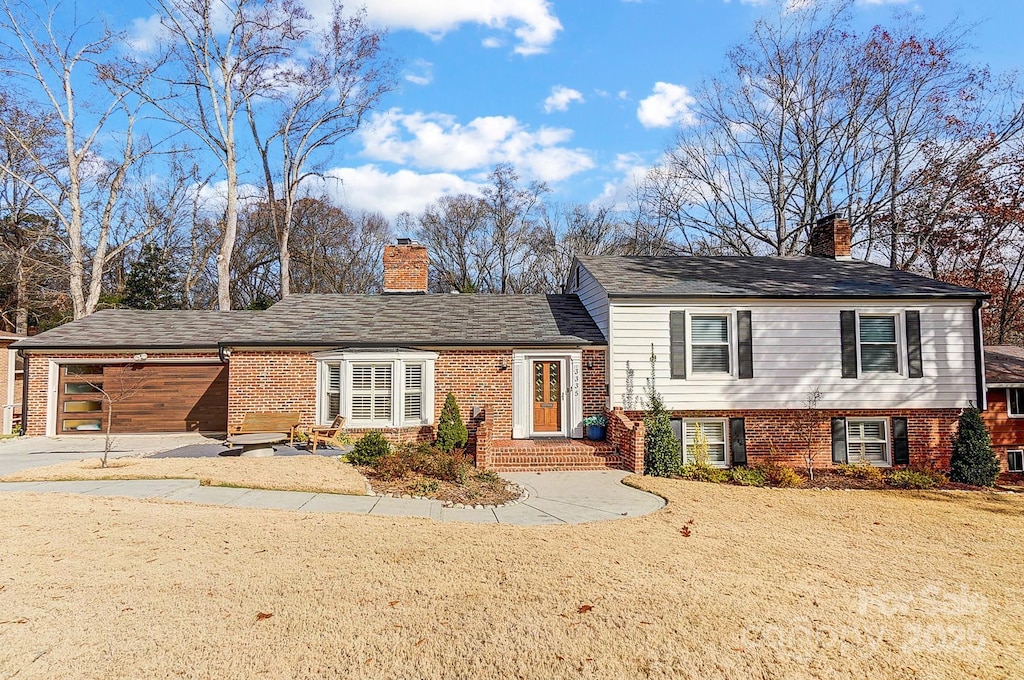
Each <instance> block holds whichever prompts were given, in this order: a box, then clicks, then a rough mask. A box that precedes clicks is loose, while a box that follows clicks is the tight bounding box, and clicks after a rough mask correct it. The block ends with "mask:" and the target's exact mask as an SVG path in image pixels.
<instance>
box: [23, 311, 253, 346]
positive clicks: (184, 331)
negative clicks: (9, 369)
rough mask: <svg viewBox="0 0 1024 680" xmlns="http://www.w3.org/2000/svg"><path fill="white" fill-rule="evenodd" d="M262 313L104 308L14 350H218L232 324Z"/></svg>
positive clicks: (42, 334) (39, 336)
mask: <svg viewBox="0 0 1024 680" xmlns="http://www.w3.org/2000/svg"><path fill="white" fill-rule="evenodd" d="M260 313H261V312H249V311H232V312H211V311H204V310H192V309H188V310H183V309H171V310H152V311H151V310H141V309H104V310H101V311H99V312H96V313H95V314H90V315H89V316H87V317H85V318H84V319H78V320H77V321H71V322H70V323H66V324H64V325H63V326H58V327H57V328H54V329H52V330H48V331H46V332H44V333H40V334H39V335H33V336H32V337H30V338H25V339H24V340H19V341H18V342H16V343H14V344H13V345H11V347H12V348H13V349H62V350H68V349H112V350H117V349H123V350H136V349H216V348H217V341H218V340H219V339H220V338H221V336H222V335H224V334H225V333H227V332H229V331H231V329H233V328H235V327H237V326H239V325H244V324H245V323H246V322H248V321H249V320H250V319H252V318H254V317H255V316H256V315H259V314H260Z"/></svg>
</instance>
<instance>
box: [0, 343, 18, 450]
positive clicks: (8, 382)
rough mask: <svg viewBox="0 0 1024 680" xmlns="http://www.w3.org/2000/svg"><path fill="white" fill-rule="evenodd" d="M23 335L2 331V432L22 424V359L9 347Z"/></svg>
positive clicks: (0, 387) (0, 411) (0, 378)
mask: <svg viewBox="0 0 1024 680" xmlns="http://www.w3.org/2000/svg"><path fill="white" fill-rule="evenodd" d="M23 337H24V336H22V335H16V334H14V333H3V332H0V434H11V432H12V431H13V430H14V428H15V427H18V426H20V425H21V397H22V394H21V386H22V381H21V373H22V371H21V360H20V359H19V358H18V356H17V352H16V351H14V350H11V349H8V348H9V347H10V346H11V344H12V343H14V342H16V341H18V340H21V339H22V338H23Z"/></svg>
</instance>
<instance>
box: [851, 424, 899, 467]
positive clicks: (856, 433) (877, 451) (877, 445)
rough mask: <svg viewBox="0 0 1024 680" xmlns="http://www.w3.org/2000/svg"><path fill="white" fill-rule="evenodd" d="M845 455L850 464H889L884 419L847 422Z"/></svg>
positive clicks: (887, 431)
mask: <svg viewBox="0 0 1024 680" xmlns="http://www.w3.org/2000/svg"><path fill="white" fill-rule="evenodd" d="M846 447H847V449H846V454H847V460H848V461H849V462H850V463H871V464H872V465H888V464H889V424H888V422H887V421H886V420H884V419H874V420H847V421H846Z"/></svg>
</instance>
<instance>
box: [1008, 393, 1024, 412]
mask: <svg viewBox="0 0 1024 680" xmlns="http://www.w3.org/2000/svg"><path fill="white" fill-rule="evenodd" d="M1006 403H1007V404H1008V405H1009V409H1010V415H1011V416H1024V389H1021V388H1016V387H1011V388H1010V389H1008V390H1006Z"/></svg>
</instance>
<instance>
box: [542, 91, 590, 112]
mask: <svg viewBox="0 0 1024 680" xmlns="http://www.w3.org/2000/svg"><path fill="white" fill-rule="evenodd" d="M582 101H583V93H582V92H580V91H579V90H574V89H572V88H571V87H565V86H564V85H555V86H554V87H553V88H551V94H549V95H548V97H547V99H545V100H544V112H545V113H551V112H553V111H568V110H569V104H572V103H573V102H582Z"/></svg>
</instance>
